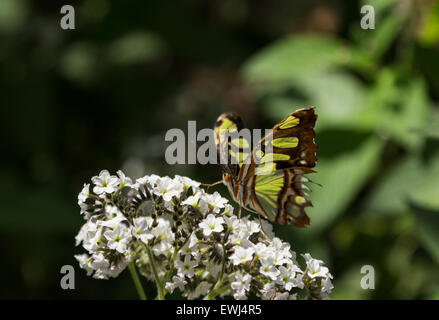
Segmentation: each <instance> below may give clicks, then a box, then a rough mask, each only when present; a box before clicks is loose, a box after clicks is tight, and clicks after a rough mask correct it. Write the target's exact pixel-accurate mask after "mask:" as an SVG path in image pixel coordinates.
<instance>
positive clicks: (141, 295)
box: [128, 261, 148, 300]
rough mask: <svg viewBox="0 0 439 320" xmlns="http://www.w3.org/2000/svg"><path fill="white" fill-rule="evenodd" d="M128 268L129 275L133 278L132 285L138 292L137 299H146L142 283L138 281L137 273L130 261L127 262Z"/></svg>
mask: <svg viewBox="0 0 439 320" xmlns="http://www.w3.org/2000/svg"><path fill="white" fill-rule="evenodd" d="M128 269H129V270H130V273H131V277H132V278H133V282H134V285H135V286H136V289H137V293H138V294H139V299H140V300H148V299H147V298H146V294H145V291H144V290H143V287H142V283H141V282H140V278H139V275H138V274H137V271H136V266H135V265H134V263H133V262H132V261H131V262H130V263H129V264H128Z"/></svg>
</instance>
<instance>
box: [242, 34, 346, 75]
mask: <svg viewBox="0 0 439 320" xmlns="http://www.w3.org/2000/svg"><path fill="white" fill-rule="evenodd" d="M346 54H347V51H346V50H345V49H344V48H343V47H342V45H341V43H340V42H339V41H338V40H336V39H333V38H329V37H323V36H299V37H297V36H296V37H291V36H290V37H287V38H284V39H281V40H279V41H277V42H275V43H274V44H272V45H270V46H268V47H266V48H264V49H263V50H261V51H259V52H258V53H257V54H256V55H254V56H253V57H251V58H250V59H249V60H248V61H247V62H246V63H245V64H244V66H243V74H244V77H245V78H246V79H247V80H250V81H252V80H264V81H267V80H268V81H270V80H271V81H285V80H288V81H289V80H293V79H299V78H300V77H302V76H304V75H307V74H310V73H316V72H321V71H323V70H327V69H329V68H331V67H334V66H336V65H337V64H340V63H342V62H343V61H345V60H346Z"/></svg>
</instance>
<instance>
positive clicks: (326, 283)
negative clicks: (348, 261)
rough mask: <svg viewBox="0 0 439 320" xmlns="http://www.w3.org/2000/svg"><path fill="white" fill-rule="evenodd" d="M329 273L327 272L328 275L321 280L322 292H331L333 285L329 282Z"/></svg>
mask: <svg viewBox="0 0 439 320" xmlns="http://www.w3.org/2000/svg"><path fill="white" fill-rule="evenodd" d="M331 278H332V276H331V274H328V276H327V277H326V278H325V279H323V280H322V292H326V293H331V291H332V289H333V288H334V286H333V285H332V282H331Z"/></svg>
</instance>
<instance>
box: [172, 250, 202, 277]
mask: <svg viewBox="0 0 439 320" xmlns="http://www.w3.org/2000/svg"><path fill="white" fill-rule="evenodd" d="M197 265H198V262H197V261H194V260H191V256H190V255H186V256H185V257H184V261H181V260H177V261H176V262H175V266H176V267H177V270H178V274H179V276H181V277H184V276H186V277H188V278H192V277H193V276H194V268H195V267H196V266H197Z"/></svg>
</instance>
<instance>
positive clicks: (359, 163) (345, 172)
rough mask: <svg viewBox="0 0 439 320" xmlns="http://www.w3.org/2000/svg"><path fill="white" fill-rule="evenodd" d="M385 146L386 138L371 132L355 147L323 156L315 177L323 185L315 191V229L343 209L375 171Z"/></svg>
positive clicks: (312, 194)
mask: <svg viewBox="0 0 439 320" xmlns="http://www.w3.org/2000/svg"><path fill="white" fill-rule="evenodd" d="M382 147H383V143H382V141H381V140H380V139H379V138H378V137H376V136H371V137H369V138H368V139H367V140H366V141H365V142H363V143H362V144H361V145H360V146H358V147H357V148H356V149H355V150H351V151H350V152H345V153H342V154H340V155H339V156H338V157H335V158H330V159H321V160H319V162H318V166H317V167H316V171H317V173H316V174H315V175H314V176H313V177H312V180H313V181H316V182H317V183H319V184H321V185H322V187H321V188H320V187H314V188H313V191H312V193H311V200H312V202H313V205H314V207H312V208H310V209H309V210H308V214H309V216H310V217H311V222H312V223H311V227H310V228H309V230H310V231H311V232H313V233H315V232H319V231H321V230H322V229H323V228H324V227H326V226H327V225H328V224H330V223H332V222H334V221H335V219H336V218H337V217H338V216H339V215H340V214H342V213H343V211H344V210H345V209H346V208H347V206H348V205H349V204H350V203H351V202H352V200H353V199H354V197H355V196H356V195H357V194H358V192H359V191H360V189H361V188H362V187H363V185H364V183H365V182H366V181H367V179H368V178H369V177H370V175H371V174H372V173H373V172H374V170H375V168H376V166H377V162H378V159H379V157H380V152H381V149H382Z"/></svg>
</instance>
